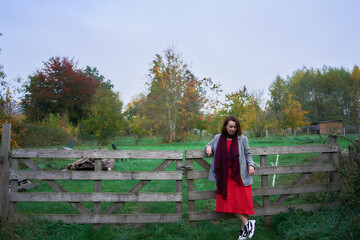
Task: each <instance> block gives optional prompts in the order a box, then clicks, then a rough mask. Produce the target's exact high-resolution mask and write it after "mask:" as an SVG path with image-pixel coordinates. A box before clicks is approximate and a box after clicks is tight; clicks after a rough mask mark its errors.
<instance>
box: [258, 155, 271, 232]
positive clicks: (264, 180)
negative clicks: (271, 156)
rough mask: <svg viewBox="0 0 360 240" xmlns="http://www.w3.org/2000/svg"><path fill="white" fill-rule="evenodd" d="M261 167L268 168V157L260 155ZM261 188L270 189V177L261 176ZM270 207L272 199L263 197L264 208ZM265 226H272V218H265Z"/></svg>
mask: <svg viewBox="0 0 360 240" xmlns="http://www.w3.org/2000/svg"><path fill="white" fill-rule="evenodd" d="M260 166H261V167H266V166H267V161H266V155H260ZM261 186H262V187H268V186H269V178H268V175H261ZM267 207H270V198H269V196H265V197H263V208H265V209H266V208H267ZM264 224H265V225H270V224H271V216H264Z"/></svg>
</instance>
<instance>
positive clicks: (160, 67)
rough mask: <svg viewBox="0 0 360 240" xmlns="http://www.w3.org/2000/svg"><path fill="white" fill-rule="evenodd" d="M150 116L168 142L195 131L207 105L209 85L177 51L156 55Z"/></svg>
mask: <svg viewBox="0 0 360 240" xmlns="http://www.w3.org/2000/svg"><path fill="white" fill-rule="evenodd" d="M148 76H149V79H150V81H149V82H148V83H147V84H148V87H149V88H148V93H147V94H146V101H147V106H146V109H147V113H148V115H149V116H150V119H151V121H152V122H153V126H154V130H155V131H156V132H157V133H158V134H160V135H161V136H163V138H164V140H165V141H168V142H173V141H178V140H181V139H182V138H183V137H184V136H185V134H186V133H187V132H188V131H189V129H190V128H192V127H193V126H194V124H195V122H196V119H197V117H199V116H200V115H201V114H200V110H201V109H202V107H203V106H204V104H205V103H206V98H205V95H206V92H205V88H204V87H203V86H205V82H206V83H208V84H210V81H211V80H210V79H203V80H201V81H200V80H198V78H197V77H195V75H194V74H193V73H192V72H191V71H190V69H189V67H188V65H187V64H185V63H184V62H183V61H182V59H181V57H180V55H179V54H178V53H176V51H175V49H174V48H168V49H166V50H165V51H164V56H161V55H160V54H156V56H155V59H154V60H153V62H152V66H151V68H150V69H149V75H148Z"/></svg>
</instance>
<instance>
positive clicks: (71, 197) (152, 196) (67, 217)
mask: <svg viewBox="0 0 360 240" xmlns="http://www.w3.org/2000/svg"><path fill="white" fill-rule="evenodd" d="M4 129H5V134H3V141H2V143H3V145H4V143H6V142H9V143H10V138H9V139H7V137H8V136H9V135H10V129H8V131H6V130H7V128H6V126H5V128H4ZM7 133H8V134H7ZM4 138H5V140H4ZM1 156H9V157H11V159H12V162H11V171H9V167H8V165H7V168H3V167H2V168H1V171H2V172H1V174H2V175H1V177H7V179H8V180H7V181H6V183H8V182H9V180H10V189H11V192H10V196H9V195H7V196H5V195H4V194H3V193H4V192H5V193H6V192H9V184H6V186H5V184H3V185H4V186H2V190H1V197H2V198H3V199H5V200H2V201H1V202H0V204H1V206H9V205H10V210H8V209H6V208H5V209H4V210H2V212H1V217H2V218H3V219H2V221H6V219H7V213H8V212H9V218H10V220H15V219H16V218H29V217H32V215H29V214H19V213H18V211H17V209H18V203H19V202H68V203H70V204H71V205H72V206H73V207H74V208H75V209H77V211H78V214H36V215H37V216H39V217H42V218H46V219H50V220H54V221H57V220H60V221H63V222H64V223H73V222H75V223H90V224H94V227H98V226H99V224H101V223H112V224H115V223H150V222H155V223H165V222H178V221H181V219H182V214H183V213H182V192H183V190H182V180H183V172H182V171H179V170H176V169H173V170H172V171H171V170H170V171H164V170H165V169H166V168H167V167H168V166H169V165H170V164H171V163H173V162H176V167H177V168H179V167H181V166H182V161H183V152H182V151H125V150H50V149H14V150H13V151H12V152H11V154H10V149H9V148H4V151H3V152H2V154H1ZM33 158H45V159H57V158H62V159H74V158H94V159H95V169H94V171H44V170H42V169H41V168H40V166H39V165H37V164H36V163H35V162H34V161H32V159H33ZM103 158H126V159H130V160H131V159H158V160H162V162H161V163H160V164H159V165H158V166H157V167H156V168H155V169H153V170H152V171H151V170H150V171H102V170H101V160H102V159H103ZM2 160H4V161H3V162H4V163H7V164H8V163H9V161H8V159H5V158H2ZM5 160H6V161H5ZM20 161H22V162H23V163H24V164H25V165H26V166H27V167H28V168H29V169H30V170H31V171H28V170H22V169H21V170H20V169H19V162H20ZM3 173H4V174H3ZM9 173H10V174H9ZM20 179H33V180H41V181H45V182H46V183H47V184H48V185H49V186H50V187H51V188H52V189H54V190H55V192H18V181H19V180H20ZM57 180H71V181H76V180H93V181H94V191H93V192H87V193H86V192H81V193H78V192H68V191H67V190H66V189H65V188H64V187H62V186H61V185H60V184H59V183H58V182H57ZM103 180H119V181H121V180H138V181H139V182H138V183H137V184H135V185H134V186H133V187H132V188H131V189H130V190H129V191H128V192H126V193H108V192H103V190H106V189H102V187H103V186H102V181H103ZM152 180H173V181H175V182H176V189H175V192H174V193H167V192H166V193H162V192H155V193H153V192H146V193H145V192H144V193H143V192H141V193H139V191H140V190H141V189H143V188H144V187H145V186H146V185H147V184H148V183H150V182H151V181H152ZM4 182H5V181H2V183H4ZM83 202H93V211H91V210H89V209H88V208H87V207H85V205H84V204H83ZM104 202H112V204H111V205H110V206H109V207H108V208H107V209H105V210H104V211H101V203H104ZM128 202H174V203H175V213H172V214H146V213H141V214H114V212H115V211H116V210H117V209H118V208H120V207H121V206H123V205H124V203H128Z"/></svg>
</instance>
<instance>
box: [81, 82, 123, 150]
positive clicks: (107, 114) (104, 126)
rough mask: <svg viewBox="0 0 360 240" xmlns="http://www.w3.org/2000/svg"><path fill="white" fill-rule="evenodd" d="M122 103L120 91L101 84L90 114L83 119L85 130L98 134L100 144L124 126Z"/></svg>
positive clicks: (103, 143)
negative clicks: (114, 90)
mask: <svg viewBox="0 0 360 240" xmlns="http://www.w3.org/2000/svg"><path fill="white" fill-rule="evenodd" d="M122 105H123V103H122V102H121V100H120V98H119V93H117V92H113V91H111V90H110V89H108V88H107V87H106V86H105V85H103V84H102V85H101V86H100V87H99V88H98V89H97V91H96V94H95V95H94V98H93V100H92V104H91V106H90V116H89V118H87V119H86V120H84V121H83V124H84V125H85V131H87V132H88V133H92V134H94V135H95V136H96V138H97V140H98V142H97V144H98V145H105V144H107V143H108V140H109V139H110V138H111V137H114V136H117V135H119V134H120V132H121V130H122V128H123V125H124V124H123V114H122Z"/></svg>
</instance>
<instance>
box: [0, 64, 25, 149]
mask: <svg viewBox="0 0 360 240" xmlns="http://www.w3.org/2000/svg"><path fill="white" fill-rule="evenodd" d="M5 78H6V74H5V72H4V71H3V66H2V65H0V137H1V135H2V124H3V123H11V125H12V131H11V147H12V148H18V147H19V146H20V144H21V141H20V136H19V135H20V134H21V133H22V132H23V131H24V127H23V125H22V124H21V122H22V121H21V120H22V116H21V115H20V114H19V110H18V108H19V103H18V101H16V99H15V95H16V94H19V93H21V89H20V88H19V87H18V85H19V84H20V83H21V79H20V78H18V79H15V80H14V81H15V84H13V82H14V81H7V80H5Z"/></svg>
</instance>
